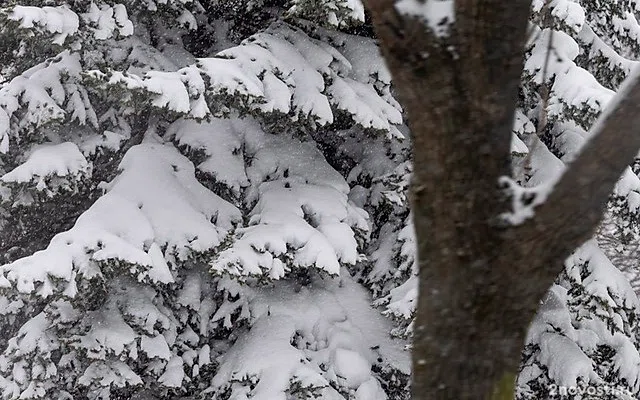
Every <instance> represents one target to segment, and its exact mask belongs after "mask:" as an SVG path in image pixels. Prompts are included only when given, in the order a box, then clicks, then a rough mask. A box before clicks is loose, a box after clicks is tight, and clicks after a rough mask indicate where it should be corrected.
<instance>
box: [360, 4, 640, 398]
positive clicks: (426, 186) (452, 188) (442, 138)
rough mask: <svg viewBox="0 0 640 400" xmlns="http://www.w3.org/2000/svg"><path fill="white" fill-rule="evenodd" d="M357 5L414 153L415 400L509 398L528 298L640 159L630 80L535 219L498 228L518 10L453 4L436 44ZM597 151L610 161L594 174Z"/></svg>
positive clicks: (410, 26) (374, 8)
mask: <svg viewBox="0 0 640 400" xmlns="http://www.w3.org/2000/svg"><path fill="white" fill-rule="evenodd" d="M404 1H414V2H416V3H417V2H418V1H419V0H404ZM427 1H438V0H427ZM444 1H447V0H444ZM367 3H368V4H367V5H368V8H369V11H370V12H371V15H372V18H373V22H374V25H375V28H376V33H377V35H378V38H379V40H380V45H381V49H382V52H383V56H384V57H385V59H386V62H387V65H388V66H389V69H390V71H391V74H392V76H393V81H394V85H395V88H396V91H397V93H398V97H399V100H400V103H401V104H402V105H403V107H404V108H405V112H406V115H407V116H408V121H409V126H410V128H411V131H412V139H413V146H414V147H413V148H414V175H413V182H412V207H413V214H414V223H415V228H416V237H417V243H418V260H419V273H420V286H419V293H420V294H419V300H418V307H417V316H416V317H417V318H416V325H415V328H414V333H415V336H414V347H413V387H412V391H413V399H414V400H423V399H424V400H426V399H428V400H435V399H447V400H468V399H477V400H506V399H511V398H513V392H514V383H515V378H516V374H517V371H518V365H519V362H520V353H521V351H522V348H523V345H524V339H525V334H526V330H527V327H528V325H529V322H530V320H531V319H532V317H533V315H534V313H535V311H536V309H537V307H538V304H539V301H540V299H541V298H542V297H543V295H544V294H545V292H546V290H548V288H549V287H550V286H551V284H552V283H553V280H554V279H555V277H556V276H557V275H558V274H559V273H560V271H561V270H562V265H563V261H564V260H565V259H566V257H568V256H569V255H570V253H571V251H573V250H574V249H575V248H576V247H578V246H579V245H581V244H582V243H583V242H584V241H586V240H587V239H588V238H589V237H590V236H591V235H592V234H593V232H594V230H595V228H596V226H597V224H598V222H599V218H600V216H601V213H602V210H603V207H604V205H605V204H606V201H607V198H608V195H609V193H610V192H611V190H612V188H613V186H614V184H615V182H616V180H617V178H618V177H619V176H620V174H621V173H622V171H623V170H624V168H625V167H626V166H627V165H628V164H629V163H630V162H631V161H632V160H633V157H634V156H635V154H636V152H637V149H638V148H639V147H640V135H633V133H632V132H633V129H632V128H633V127H634V124H636V126H637V124H638V123H640V83H638V79H635V80H634V81H633V82H632V84H633V85H635V86H638V88H636V87H635V86H634V87H632V89H633V90H632V91H631V92H630V93H631V94H632V96H631V98H629V99H628V101H623V102H621V103H620V104H619V105H618V108H617V112H616V113H613V114H612V115H611V116H610V117H609V118H608V119H606V120H604V121H603V122H602V123H601V124H600V128H601V132H600V134H599V135H597V136H596V137H595V138H594V139H592V141H591V142H590V143H589V144H588V145H587V146H586V148H585V150H584V151H583V152H582V153H581V155H580V156H579V157H578V159H577V160H576V161H575V162H574V164H573V165H572V167H571V168H569V170H568V172H567V173H566V174H565V176H564V177H563V178H562V179H561V180H560V182H559V183H558V184H557V186H556V189H555V190H554V192H553V193H552V194H551V195H550V197H549V199H548V200H547V202H546V203H545V204H543V205H542V206H540V207H538V209H536V216H535V218H533V219H532V220H530V221H527V222H526V223H524V224H522V225H520V226H505V224H504V223H503V222H501V221H500V218H499V216H500V215H501V214H502V213H503V212H507V211H509V209H508V203H507V202H506V201H505V200H506V199H505V198H504V194H503V193H502V192H501V191H500V189H499V187H498V181H499V178H500V177H502V176H509V175H510V173H511V170H510V157H511V155H510V142H511V135H512V133H511V131H512V126H513V118H514V113H515V105H516V98H517V92H518V86H519V84H520V76H521V73H522V63H523V50H524V43H525V36H526V28H527V20H528V16H529V7H530V1H528V0H509V1H504V0H456V1H455V25H454V26H452V29H451V30H450V32H449V34H448V35H445V36H443V35H436V34H434V32H433V31H432V30H431V29H430V28H429V24H426V23H424V21H422V20H420V19H418V18H415V17H412V16H408V15H401V14H399V13H398V12H397V11H396V9H395V8H394V0H368V2H367ZM628 93H629V92H628ZM636 98H637V99H636ZM634 102H635V103H634ZM634 136H635V137H634ZM603 146H604V148H603ZM598 149H600V150H598ZM603 152H604V153H606V154H604V157H612V155H613V157H612V159H607V163H606V164H605V165H603V164H602V163H601V162H600V161H602V160H603V158H602V157H603V155H602V153H603ZM576 203H579V204H576ZM577 216H581V218H577Z"/></svg>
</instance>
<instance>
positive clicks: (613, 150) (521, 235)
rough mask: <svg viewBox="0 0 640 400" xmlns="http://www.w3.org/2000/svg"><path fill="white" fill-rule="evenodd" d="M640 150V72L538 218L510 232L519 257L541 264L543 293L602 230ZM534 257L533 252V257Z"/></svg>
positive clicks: (593, 133)
mask: <svg viewBox="0 0 640 400" xmlns="http://www.w3.org/2000/svg"><path fill="white" fill-rule="evenodd" d="M638 149H640V71H638V70H636V72H633V73H632V75H631V76H629V77H628V78H627V81H626V82H625V83H624V85H623V87H622V88H621V89H620V90H619V92H618V94H617V95H616V97H615V98H614V99H613V100H612V103H610V104H609V105H608V107H607V110H605V112H604V114H603V115H602V116H601V117H600V119H599V120H598V122H596V124H595V125H594V127H593V128H592V130H591V137H590V139H589V140H588V141H587V143H586V144H585V145H584V147H583V148H582V150H581V151H580V153H579V155H578V156H577V158H576V159H575V160H574V161H573V162H572V163H571V164H570V165H569V167H568V168H567V170H566V171H565V172H564V174H563V175H562V177H561V178H560V180H559V181H558V182H557V183H556V185H555V187H554V188H553V190H552V192H551V193H550V194H549V197H548V198H547V200H546V201H545V202H544V203H543V204H541V205H540V206H538V207H537V208H536V212H535V216H534V217H533V218H532V219H531V220H529V221H527V222H526V223H525V224H523V225H522V226H520V227H516V228H514V229H512V232H511V233H510V235H511V240H509V241H510V242H515V243H518V245H517V246H518V248H519V251H518V252H517V253H516V254H518V257H535V258H538V259H540V262H538V263H536V264H537V268H536V269H535V270H533V271H530V272H527V273H528V274H532V273H533V274H537V276H538V277H539V279H537V280H536V281H538V282H539V284H538V285H535V286H539V287H536V288H532V287H531V286H530V283H529V284H528V286H529V288H530V289H529V290H534V291H535V292H537V293H539V292H541V291H542V292H544V291H545V290H546V289H547V288H548V286H550V285H551V283H552V282H553V280H554V279H555V278H556V276H557V275H558V273H560V271H561V264H560V263H559V260H565V259H566V258H567V257H568V256H569V255H570V254H571V252H573V251H574V250H575V249H576V248H577V247H579V246H580V245H582V244H583V243H584V242H586V241H587V240H589V238H591V237H592V236H593V235H594V233H595V232H596V229H597V227H598V224H599V223H600V221H601V219H602V215H603V213H604V208H605V206H606V204H607V201H608V199H609V196H610V195H611V193H612V192H613V189H614V187H615V184H616V182H617V181H618V179H619V178H620V175H622V173H623V172H624V170H625V169H626V168H627V167H628V166H629V165H630V164H631V163H632V162H633V160H634V158H635V156H636V155H637V154H638ZM532 251H533V252H535V253H533V254H532Z"/></svg>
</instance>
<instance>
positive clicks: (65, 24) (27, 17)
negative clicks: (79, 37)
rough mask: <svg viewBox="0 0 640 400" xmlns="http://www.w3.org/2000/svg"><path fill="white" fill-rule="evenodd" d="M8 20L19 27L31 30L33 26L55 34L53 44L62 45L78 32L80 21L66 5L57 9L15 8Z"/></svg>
mask: <svg viewBox="0 0 640 400" xmlns="http://www.w3.org/2000/svg"><path fill="white" fill-rule="evenodd" d="M9 19H12V20H14V21H20V27H22V28H26V29H29V28H33V27H35V26H38V27H41V28H43V29H45V30H46V31H47V32H49V33H54V34H56V36H55V38H54V40H53V43H55V44H58V45H62V44H64V42H65V40H66V39H67V37H69V36H71V35H75V34H76V33H77V32H78V27H79V25H80V19H79V17H78V15H77V14H76V13H74V12H73V11H72V10H71V9H69V7H68V6H67V5H62V6H58V7H42V8H40V7H29V6H20V5H18V6H15V7H13V11H12V12H11V14H10V15H9Z"/></svg>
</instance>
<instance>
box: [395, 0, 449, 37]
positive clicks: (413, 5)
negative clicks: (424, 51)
mask: <svg viewBox="0 0 640 400" xmlns="http://www.w3.org/2000/svg"><path fill="white" fill-rule="evenodd" d="M395 7H396V9H397V10H398V12H400V13H401V14H405V15H410V16H413V17H418V18H420V19H422V20H423V21H424V22H425V23H426V24H427V25H428V26H429V27H430V28H431V30H432V31H433V33H434V34H435V35H437V36H447V35H448V34H449V25H450V24H453V23H455V10H454V0H424V1H421V0H400V1H398V2H396V3H395Z"/></svg>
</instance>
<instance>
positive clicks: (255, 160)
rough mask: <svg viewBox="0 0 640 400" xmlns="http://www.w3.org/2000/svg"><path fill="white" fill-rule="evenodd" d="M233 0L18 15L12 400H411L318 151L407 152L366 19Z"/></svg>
mask: <svg viewBox="0 0 640 400" xmlns="http://www.w3.org/2000/svg"><path fill="white" fill-rule="evenodd" d="M233 3H234V2H211V3H207V2H201V3H198V2H182V1H168V2H167V1H165V2H154V1H145V2H124V3H121V4H111V3H107V2H104V3H103V2H96V1H81V0H80V1H74V2H69V3H67V4H65V5H55V4H49V3H48V2H46V1H35V0H34V1H31V2H26V1H19V2H16V3H15V4H14V3H12V4H9V5H8V7H6V8H4V9H2V12H1V15H2V35H4V37H7V38H11V40H12V41H11V42H6V43H7V46H6V47H4V48H3V49H2V59H3V60H16V61H15V62H8V63H4V64H3V65H4V67H3V70H2V75H3V77H4V78H5V82H4V83H3V86H2V88H1V89H0V110H1V111H0V132H1V134H0V143H2V145H1V149H0V150H1V151H2V155H1V156H0V157H1V159H2V166H1V168H2V177H1V178H0V182H1V184H0V187H1V190H0V193H1V196H2V197H1V204H2V214H1V215H0V220H1V221H2V222H1V224H2V227H3V230H2V232H3V233H2V235H1V237H0V248H2V249H3V250H4V251H3V253H4V254H5V256H4V257H5V260H4V262H5V265H3V266H2V267H0V313H1V314H2V319H1V322H0V324H1V328H2V330H3V337H2V339H1V340H0V352H1V355H0V393H1V395H2V397H3V398H6V399H17V398H21V399H36V398H47V399H115V398H157V399H165V398H166V399H175V398H180V397H185V396H201V397H207V396H208V397H215V398H234V399H241V398H248V397H251V398H255V399H260V398H264V399H267V398H268V399H274V398H282V399H285V398H292V397H293V398H311V397H314V396H315V397H321V398H327V399H331V398H335V399H344V398H349V399H386V398H389V397H391V398H398V396H404V395H406V376H407V374H408V372H409V370H408V362H407V361H408V354H407V353H406V352H404V351H403V349H402V348H403V346H404V343H403V342H401V341H393V340H391V339H389V338H388V337H387V334H386V333H387V331H388V330H389V329H391V325H390V324H389V323H388V321H386V320H385V319H384V317H383V316H381V315H380V314H379V312H378V311H377V310H376V309H375V308H373V307H372V306H371V301H370V298H369V294H368V292H367V291H366V289H364V288H362V287H361V286H359V285H358V284H357V283H356V282H355V280H354V279H353V278H351V275H350V273H349V269H348V268H347V267H349V266H351V267H352V268H353V266H355V265H356V264H357V263H359V262H361V261H362V260H363V259H364V258H365V257H366V255H365V254H364V252H365V251H366V249H367V244H368V242H369V240H370V232H371V230H372V225H373V223H374V221H373V220H372V219H371V217H370V216H369V215H368V214H367V212H365V211H364V210H363V209H362V206H359V205H356V203H355V202H354V201H352V200H351V199H350V186H349V184H348V183H347V180H346V179H345V176H344V175H343V174H341V172H343V173H344V172H345V171H342V170H340V171H338V170H337V169H340V167H339V166H338V163H339V160H338V159H337V158H331V157H329V155H328V154H327V153H325V154H327V155H325V154H323V151H321V150H320V149H324V150H325V152H328V149H329V147H323V145H322V143H323V140H324V139H322V137H323V136H325V137H326V138H330V137H331V136H332V135H333V134H334V133H335V132H338V131H341V132H342V131H344V130H350V131H351V132H352V134H353V135H356V136H357V137H371V138H373V139H372V140H376V141H378V142H381V143H387V145H391V143H393V142H397V141H399V140H400V138H401V137H402V134H401V133H400V130H399V129H398V126H399V125H401V124H402V122H403V120H402V115H401V109H400V107H399V105H398V103H397V102H396V101H395V100H394V99H393V97H392V95H391V92H390V78H389V74H388V72H386V69H385V68H384V65H383V62H382V60H381V58H380V56H379V55H378V53H377V51H376V48H375V44H374V41H373V39H371V38H368V37H365V36H355V35H350V34H346V33H343V32H341V31H337V30H333V29H334V28H331V27H332V26H334V27H340V28H348V27H350V26H352V25H351V24H356V23H362V22H363V19H364V18H363V14H362V7H361V5H360V3H355V2H333V3H332V2H327V3H326V4H325V3H322V4H316V5H315V7H316V8H315V9H314V10H315V11H317V12H320V14H321V15H323V16H325V17H326V19H323V20H318V24H314V23H311V22H308V21H305V20H302V19H299V17H301V16H303V17H304V16H306V17H311V15H310V14H308V12H309V10H310V8H309V5H308V4H306V3H305V2H297V3H296V4H294V5H292V6H284V5H282V6H281V5H278V4H275V5H271V6H275V7H280V8H279V10H275V11H274V10H273V8H272V7H266V4H258V3H261V2H253V3H252V2H249V3H244V4H243V5H244V6H245V7H237V8H234V4H233ZM232 11H233V12H235V14H234V13H233V12H232ZM247 16H252V17H253V19H252V21H254V22H255V25H252V24H248V25H249V26H244V25H243V26H240V25H241V24H240V21H241V20H243V19H244V18H246V17H247ZM324 26H326V27H329V29H325V28H324ZM247 30H253V31H252V32H247ZM211 33H215V35H212V36H211V38H212V39H210V40H207V35H209V34H211ZM29 49H41V51H37V52H34V53H30V52H29ZM363 50H365V51H366V52H363ZM22 55H25V56H24V57H19V56H22ZM327 140H328V139H327ZM327 146H328V145H327ZM394 379H396V381H394Z"/></svg>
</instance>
